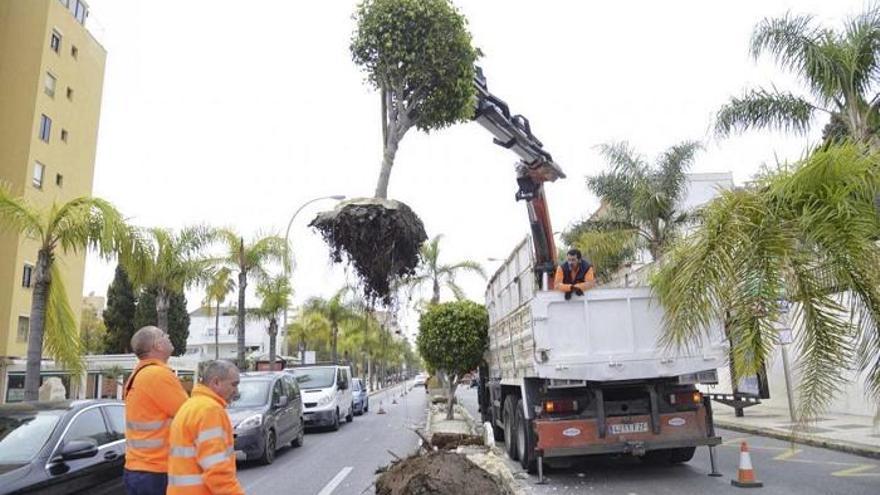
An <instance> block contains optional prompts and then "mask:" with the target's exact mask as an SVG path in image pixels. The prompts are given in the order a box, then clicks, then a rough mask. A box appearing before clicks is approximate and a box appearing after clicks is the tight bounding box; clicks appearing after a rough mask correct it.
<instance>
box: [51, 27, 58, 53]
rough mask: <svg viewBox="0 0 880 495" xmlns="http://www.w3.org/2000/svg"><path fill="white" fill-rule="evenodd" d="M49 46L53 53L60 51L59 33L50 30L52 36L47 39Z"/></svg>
mask: <svg viewBox="0 0 880 495" xmlns="http://www.w3.org/2000/svg"><path fill="white" fill-rule="evenodd" d="M49 47H50V48H51V49H52V51H53V52H55V53H58V52H60V51H61V33H59V32H58V31H55V30H52V37H51V38H50V39H49Z"/></svg>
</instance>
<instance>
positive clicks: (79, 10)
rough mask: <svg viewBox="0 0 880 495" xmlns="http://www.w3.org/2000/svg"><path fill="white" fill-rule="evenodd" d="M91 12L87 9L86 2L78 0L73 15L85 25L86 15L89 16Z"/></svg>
mask: <svg viewBox="0 0 880 495" xmlns="http://www.w3.org/2000/svg"><path fill="white" fill-rule="evenodd" d="M88 15H89V13H88V11H87V10H86V4H85V3H83V2H82V0H76V11H75V12H74V13H73V16H74V17H76V20H77V21H79V23H80V24H83V25H85V23H86V17H88Z"/></svg>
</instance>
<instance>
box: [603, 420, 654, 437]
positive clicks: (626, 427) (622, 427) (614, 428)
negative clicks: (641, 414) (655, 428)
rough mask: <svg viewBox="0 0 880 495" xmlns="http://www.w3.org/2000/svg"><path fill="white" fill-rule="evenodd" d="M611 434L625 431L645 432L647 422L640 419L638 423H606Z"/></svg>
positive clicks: (619, 433) (625, 432) (622, 433)
mask: <svg viewBox="0 0 880 495" xmlns="http://www.w3.org/2000/svg"><path fill="white" fill-rule="evenodd" d="M608 429H609V431H611V434H612V435H624V434H627V433H646V432H647V431H648V423H647V422H646V421H641V422H639V423H618V424H613V425H608Z"/></svg>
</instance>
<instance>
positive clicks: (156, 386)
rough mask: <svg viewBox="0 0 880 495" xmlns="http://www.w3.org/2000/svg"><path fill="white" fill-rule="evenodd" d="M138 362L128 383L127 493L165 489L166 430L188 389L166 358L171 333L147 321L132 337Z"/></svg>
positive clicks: (157, 494)
mask: <svg viewBox="0 0 880 495" xmlns="http://www.w3.org/2000/svg"><path fill="white" fill-rule="evenodd" d="M131 348H132V350H133V351H134V353H135V354H136V355H137V357H138V364H137V366H135V368H134V371H133V372H132V374H131V377H129V379H128V381H127V382H126V383H125V389H124V395H123V397H124V398H125V440H126V445H125V471H124V473H123V483H124V485H125V490H126V492H127V493H128V495H164V494H165V490H166V489H167V484H168V474H167V473H168V434H169V431H170V430H169V429H170V426H171V418H173V417H174V415H175V414H177V410H178V409H180V406H182V405H183V403H184V402H186V399H187V395H186V391H185V390H184V389H183V386H182V385H181V384H180V380H179V379H178V378H177V376H175V375H174V371H172V370H171V368H169V367H168V364H167V363H168V358H169V357H170V356H171V353H172V352H173V351H174V346H173V345H171V340H170V339H169V338H168V334H166V333H165V332H164V331H162V330H161V329H160V328H158V327H152V326H148V327H143V328H141V329H140V330H138V331H137V332H135V333H134V335H133V336H132V337H131Z"/></svg>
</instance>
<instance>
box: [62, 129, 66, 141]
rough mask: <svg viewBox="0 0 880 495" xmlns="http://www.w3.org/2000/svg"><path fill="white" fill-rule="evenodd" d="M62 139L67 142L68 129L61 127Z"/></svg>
mask: <svg viewBox="0 0 880 495" xmlns="http://www.w3.org/2000/svg"><path fill="white" fill-rule="evenodd" d="M61 140H62V141H64V142H65V143H66V142H67V129H61Z"/></svg>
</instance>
